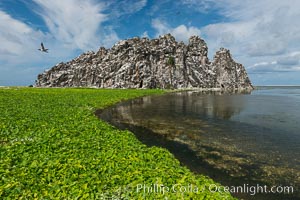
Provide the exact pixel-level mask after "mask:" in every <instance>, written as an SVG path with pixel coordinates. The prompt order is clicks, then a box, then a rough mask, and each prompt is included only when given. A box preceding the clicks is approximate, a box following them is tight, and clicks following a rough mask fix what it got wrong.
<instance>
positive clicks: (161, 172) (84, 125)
mask: <svg viewBox="0 0 300 200" xmlns="http://www.w3.org/2000/svg"><path fill="white" fill-rule="evenodd" d="M162 93H163V91H161V90H104V89H53V88H52V89H51V88H49V89H40V88H10V89H0V113H1V115H0V177H1V178H0V199H79V198H80V199H105V198H114V199H163V198H166V197H168V198H169V199H224V198H227V199H232V197H231V196H230V194H228V193H211V192H209V191H208V190H204V191H203V192H200V193H193V192H186V193H165V194H162V193H155V192H152V193H143V192H137V191H136V186H137V185H138V184H146V185H151V184H155V183H161V184H164V185H166V186H170V187H171V185H174V184H179V183H180V184H193V185H197V186H199V187H208V185H209V184H212V183H213V184H215V183H214V182H213V181H212V180H211V179H209V178H207V177H204V176H201V175H194V174H192V173H191V172H190V171H189V170H188V169H187V168H185V167H182V166H180V163H179V161H178V160H176V159H175V158H174V156H173V155H172V154H171V153H169V152H168V151H167V150H165V149H162V148H158V147H151V148H149V147H147V146H146V145H144V144H142V143H141V142H140V141H138V140H137V139H136V137H135V136H134V134H133V133H131V132H129V131H121V130H118V129H116V128H114V127H112V126H111V125H109V124H107V123H106V122H103V121H101V120H99V119H98V118H97V117H96V116H95V115H94V111H95V110H96V108H99V109H101V108H105V107H107V106H110V105H112V104H115V103H117V102H119V101H121V100H126V99H129V98H136V97H140V96H144V95H154V94H162Z"/></svg>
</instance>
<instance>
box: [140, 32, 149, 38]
mask: <svg viewBox="0 0 300 200" xmlns="http://www.w3.org/2000/svg"><path fill="white" fill-rule="evenodd" d="M141 37H142V38H143V37H146V38H149V35H148V31H145V32H144V33H143V34H142V35H141Z"/></svg>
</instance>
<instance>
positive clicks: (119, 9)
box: [106, 0, 147, 18]
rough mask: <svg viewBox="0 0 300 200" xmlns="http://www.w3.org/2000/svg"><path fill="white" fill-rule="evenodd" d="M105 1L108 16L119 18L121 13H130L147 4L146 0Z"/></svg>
mask: <svg viewBox="0 0 300 200" xmlns="http://www.w3.org/2000/svg"><path fill="white" fill-rule="evenodd" d="M106 3H107V7H108V9H109V10H110V17H112V18H119V17H120V16H122V15H130V14H132V13H135V12H138V11H140V10H141V9H143V8H144V7H145V6H146V5H147V0H122V1H111V0H106Z"/></svg>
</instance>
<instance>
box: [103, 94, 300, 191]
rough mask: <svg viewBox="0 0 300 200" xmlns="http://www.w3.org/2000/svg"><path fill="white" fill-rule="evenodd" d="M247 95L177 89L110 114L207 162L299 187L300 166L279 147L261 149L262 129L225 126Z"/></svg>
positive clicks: (235, 174)
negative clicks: (288, 159) (290, 161)
mask: <svg viewBox="0 0 300 200" xmlns="http://www.w3.org/2000/svg"><path fill="white" fill-rule="evenodd" d="M246 101H247V99H246V98H245V96H244V95H238V94H225V95H218V93H216V92H214V93H213V94H211V93H209V94H206V95H203V93H199V92H194V91H191V92H184V93H174V94H168V95H166V96H156V97H144V98H141V99H135V100H133V101H130V102H125V103H122V104H120V105H118V106H116V107H114V108H112V109H111V111H110V115H111V116H107V118H109V119H110V120H113V121H114V123H122V124H128V125H134V126H138V127H144V128H146V129H149V130H151V131H153V132H155V133H157V134H160V135H163V136H164V137H165V138H166V139H168V140H172V141H176V142H179V143H181V144H186V145H188V146H189V148H190V149H191V150H193V151H194V152H197V156H198V157H199V158H201V159H202V160H203V161H204V162H206V163H207V164H209V165H210V166H212V167H214V168H216V169H219V170H221V171H223V172H225V173H227V174H228V175H230V176H232V177H244V178H245V180H252V181H258V182H266V183H269V184H275V185H276V183H280V184H288V185H290V184H292V185H294V186H296V187H298V188H299V182H300V180H299V179H300V178H299V177H300V169H299V167H298V168H297V167H295V166H289V165H288V164H285V160H284V158H281V157H279V156H278V155H279V152H280V151H279V150H277V149H276V147H274V149H272V151H269V152H267V153H265V154H261V151H264V146H263V145H262V143H260V142H261V141H260V140H261V138H260V137H262V136H261V135H260V133H259V132H260V131H259V130H257V131H254V132H251V131H249V132H248V130H247V127H242V126H240V125H239V126H235V124H233V125H232V126H231V127H230V130H227V131H229V132H230V133H229V132H226V131H225V129H226V128H227V129H228V127H227V126H228V124H226V125H224V124H222V121H223V120H224V119H230V118H231V117H232V116H234V115H236V114H239V113H241V112H242V111H243V108H244V105H245V103H246ZM218 119H219V120H218ZM255 134H256V135H255ZM239 141H241V142H239ZM267 142H268V141H267V140H266V141H265V143H267ZM266 145H267V144H266ZM295 159H296V158H295ZM295 162H297V160H295ZM274 163H277V166H276V165H275V164H274Z"/></svg>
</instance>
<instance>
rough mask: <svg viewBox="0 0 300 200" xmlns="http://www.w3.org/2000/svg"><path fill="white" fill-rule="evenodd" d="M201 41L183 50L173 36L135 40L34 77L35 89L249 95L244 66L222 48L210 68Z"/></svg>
mask: <svg viewBox="0 0 300 200" xmlns="http://www.w3.org/2000/svg"><path fill="white" fill-rule="evenodd" d="M207 54H208V48H207V44H206V43H205V41H204V40H203V39H201V38H200V37H199V36H192V37H190V38H189V43H188V44H187V45H186V44H184V43H183V42H177V41H176V40H175V38H174V37H173V36H172V35H171V34H166V35H162V36H160V37H159V38H156V39H152V40H150V39H148V38H139V37H135V38H132V39H128V40H121V41H119V42H117V43H116V44H115V45H114V46H113V47H112V48H111V49H105V48H104V47H100V49H99V50H98V51H97V52H86V53H83V54H82V55H80V56H78V57H77V58H75V59H73V60H71V61H69V62H67V63H59V64H57V65H55V66H54V67H52V68H51V69H50V70H47V71H45V72H44V73H42V74H39V75H38V79H37V81H36V86H38V87H99V88H164V89H180V88H219V89H230V90H245V89H246V90H251V89H253V87H252V85H251V82H250V79H249V77H248V75H247V73H246V70H245V68H244V67H243V65H241V64H239V63H236V62H235V61H234V60H233V59H232V57H231V54H230V51H229V50H227V49H224V48H221V49H220V50H219V51H217V52H216V54H215V56H214V59H213V61H212V62H210V61H209V59H208V57H207Z"/></svg>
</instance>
